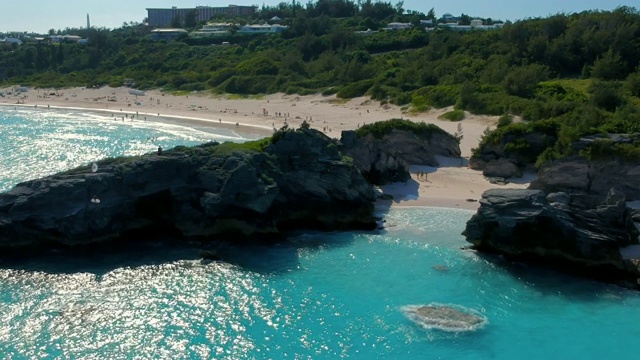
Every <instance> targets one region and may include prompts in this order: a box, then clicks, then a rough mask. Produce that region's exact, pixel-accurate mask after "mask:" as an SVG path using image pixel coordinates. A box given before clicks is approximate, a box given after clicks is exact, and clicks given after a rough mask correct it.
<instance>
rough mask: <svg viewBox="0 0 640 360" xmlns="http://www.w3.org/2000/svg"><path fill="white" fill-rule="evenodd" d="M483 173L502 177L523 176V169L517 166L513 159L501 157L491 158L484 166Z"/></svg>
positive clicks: (487, 175)
mask: <svg viewBox="0 0 640 360" xmlns="http://www.w3.org/2000/svg"><path fill="white" fill-rule="evenodd" d="M482 175H484V176H486V177H500V178H505V179H508V178H511V177H521V176H522V171H521V170H520V169H519V168H518V167H517V166H516V164H514V163H512V162H511V161H509V160H507V159H504V158H501V159H498V160H491V161H490V162H489V163H487V164H486V165H485V166H484V170H482Z"/></svg>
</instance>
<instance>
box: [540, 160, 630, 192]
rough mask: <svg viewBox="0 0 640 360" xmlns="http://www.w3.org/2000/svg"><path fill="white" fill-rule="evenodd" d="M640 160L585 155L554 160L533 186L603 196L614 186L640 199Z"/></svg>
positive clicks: (542, 171)
mask: <svg viewBox="0 0 640 360" xmlns="http://www.w3.org/2000/svg"><path fill="white" fill-rule="evenodd" d="M638 184H640V163H627V162H623V161H621V160H606V161H590V160H587V159H585V158H584V157H580V156H576V157H568V158H563V159H560V160H554V161H550V162H548V163H546V164H545V165H543V166H542V168H541V169H540V171H539V172H538V177H537V179H536V180H534V181H533V182H532V183H531V185H530V186H529V188H530V189H538V190H544V191H545V192H556V191H565V192H576V191H578V192H587V193H591V194H595V195H600V196H602V197H604V196H606V194H607V192H608V191H609V189H610V188H611V187H615V188H616V189H618V190H620V191H621V192H623V193H624V194H625V195H626V197H627V199H628V200H640V186H638Z"/></svg>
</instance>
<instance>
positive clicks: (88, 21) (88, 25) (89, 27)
mask: <svg viewBox="0 0 640 360" xmlns="http://www.w3.org/2000/svg"><path fill="white" fill-rule="evenodd" d="M89 29H91V21H90V20H89V14H87V30H89Z"/></svg>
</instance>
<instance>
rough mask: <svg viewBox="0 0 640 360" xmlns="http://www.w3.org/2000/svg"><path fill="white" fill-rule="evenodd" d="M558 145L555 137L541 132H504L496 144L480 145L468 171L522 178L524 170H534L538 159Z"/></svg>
mask: <svg viewBox="0 0 640 360" xmlns="http://www.w3.org/2000/svg"><path fill="white" fill-rule="evenodd" d="M514 125H515V126H517V125H520V124H514ZM556 141H557V137H556V136H555V135H553V134H552V133H550V134H547V133H544V132H542V131H524V132H522V131H505V132H504V136H502V137H501V138H500V139H498V141H496V142H495V143H492V142H483V143H481V144H480V146H479V147H478V149H477V150H475V151H474V154H473V156H472V157H471V158H470V159H469V167H470V168H471V169H473V170H482V171H483V173H484V175H485V176H497V177H505V178H509V177H519V176H522V170H526V169H528V168H531V167H532V166H533V164H534V163H535V161H536V158H537V157H538V155H540V154H541V153H542V152H543V151H544V150H545V149H546V148H547V147H549V146H550V145H553V144H554V143H555V142H556ZM514 169H517V170H514ZM498 172H500V173H502V175H498ZM503 175H505V176H503ZM506 175H508V176H506Z"/></svg>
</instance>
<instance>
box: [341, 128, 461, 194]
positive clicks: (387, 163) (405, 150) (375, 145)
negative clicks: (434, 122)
mask: <svg viewBox="0 0 640 360" xmlns="http://www.w3.org/2000/svg"><path fill="white" fill-rule="evenodd" d="M341 143H342V147H341V149H340V150H341V151H342V152H343V153H344V154H345V155H347V156H349V157H351V158H352V159H353V160H354V163H355V165H356V167H357V168H358V169H359V170H360V171H361V172H362V173H363V175H364V176H365V177H366V178H367V180H369V182H371V183H373V184H376V185H384V184H386V183H389V182H400V181H407V180H408V179H409V178H410V176H409V170H408V169H409V165H429V166H438V165H439V164H438V161H437V160H436V158H435V155H441V156H447V157H459V156H460V146H459V144H458V142H457V141H456V140H455V138H454V137H453V136H450V135H447V134H441V133H435V132H434V133H433V134H430V135H429V136H419V135H416V134H415V133H413V132H410V131H406V130H397V129H394V130H392V131H391V132H390V133H389V134H386V135H384V136H383V137H382V138H381V139H377V138H375V137H374V136H373V135H371V134H369V135H367V136H364V137H362V138H358V137H357V136H356V134H355V132H354V131H343V132H342V139H341Z"/></svg>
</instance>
